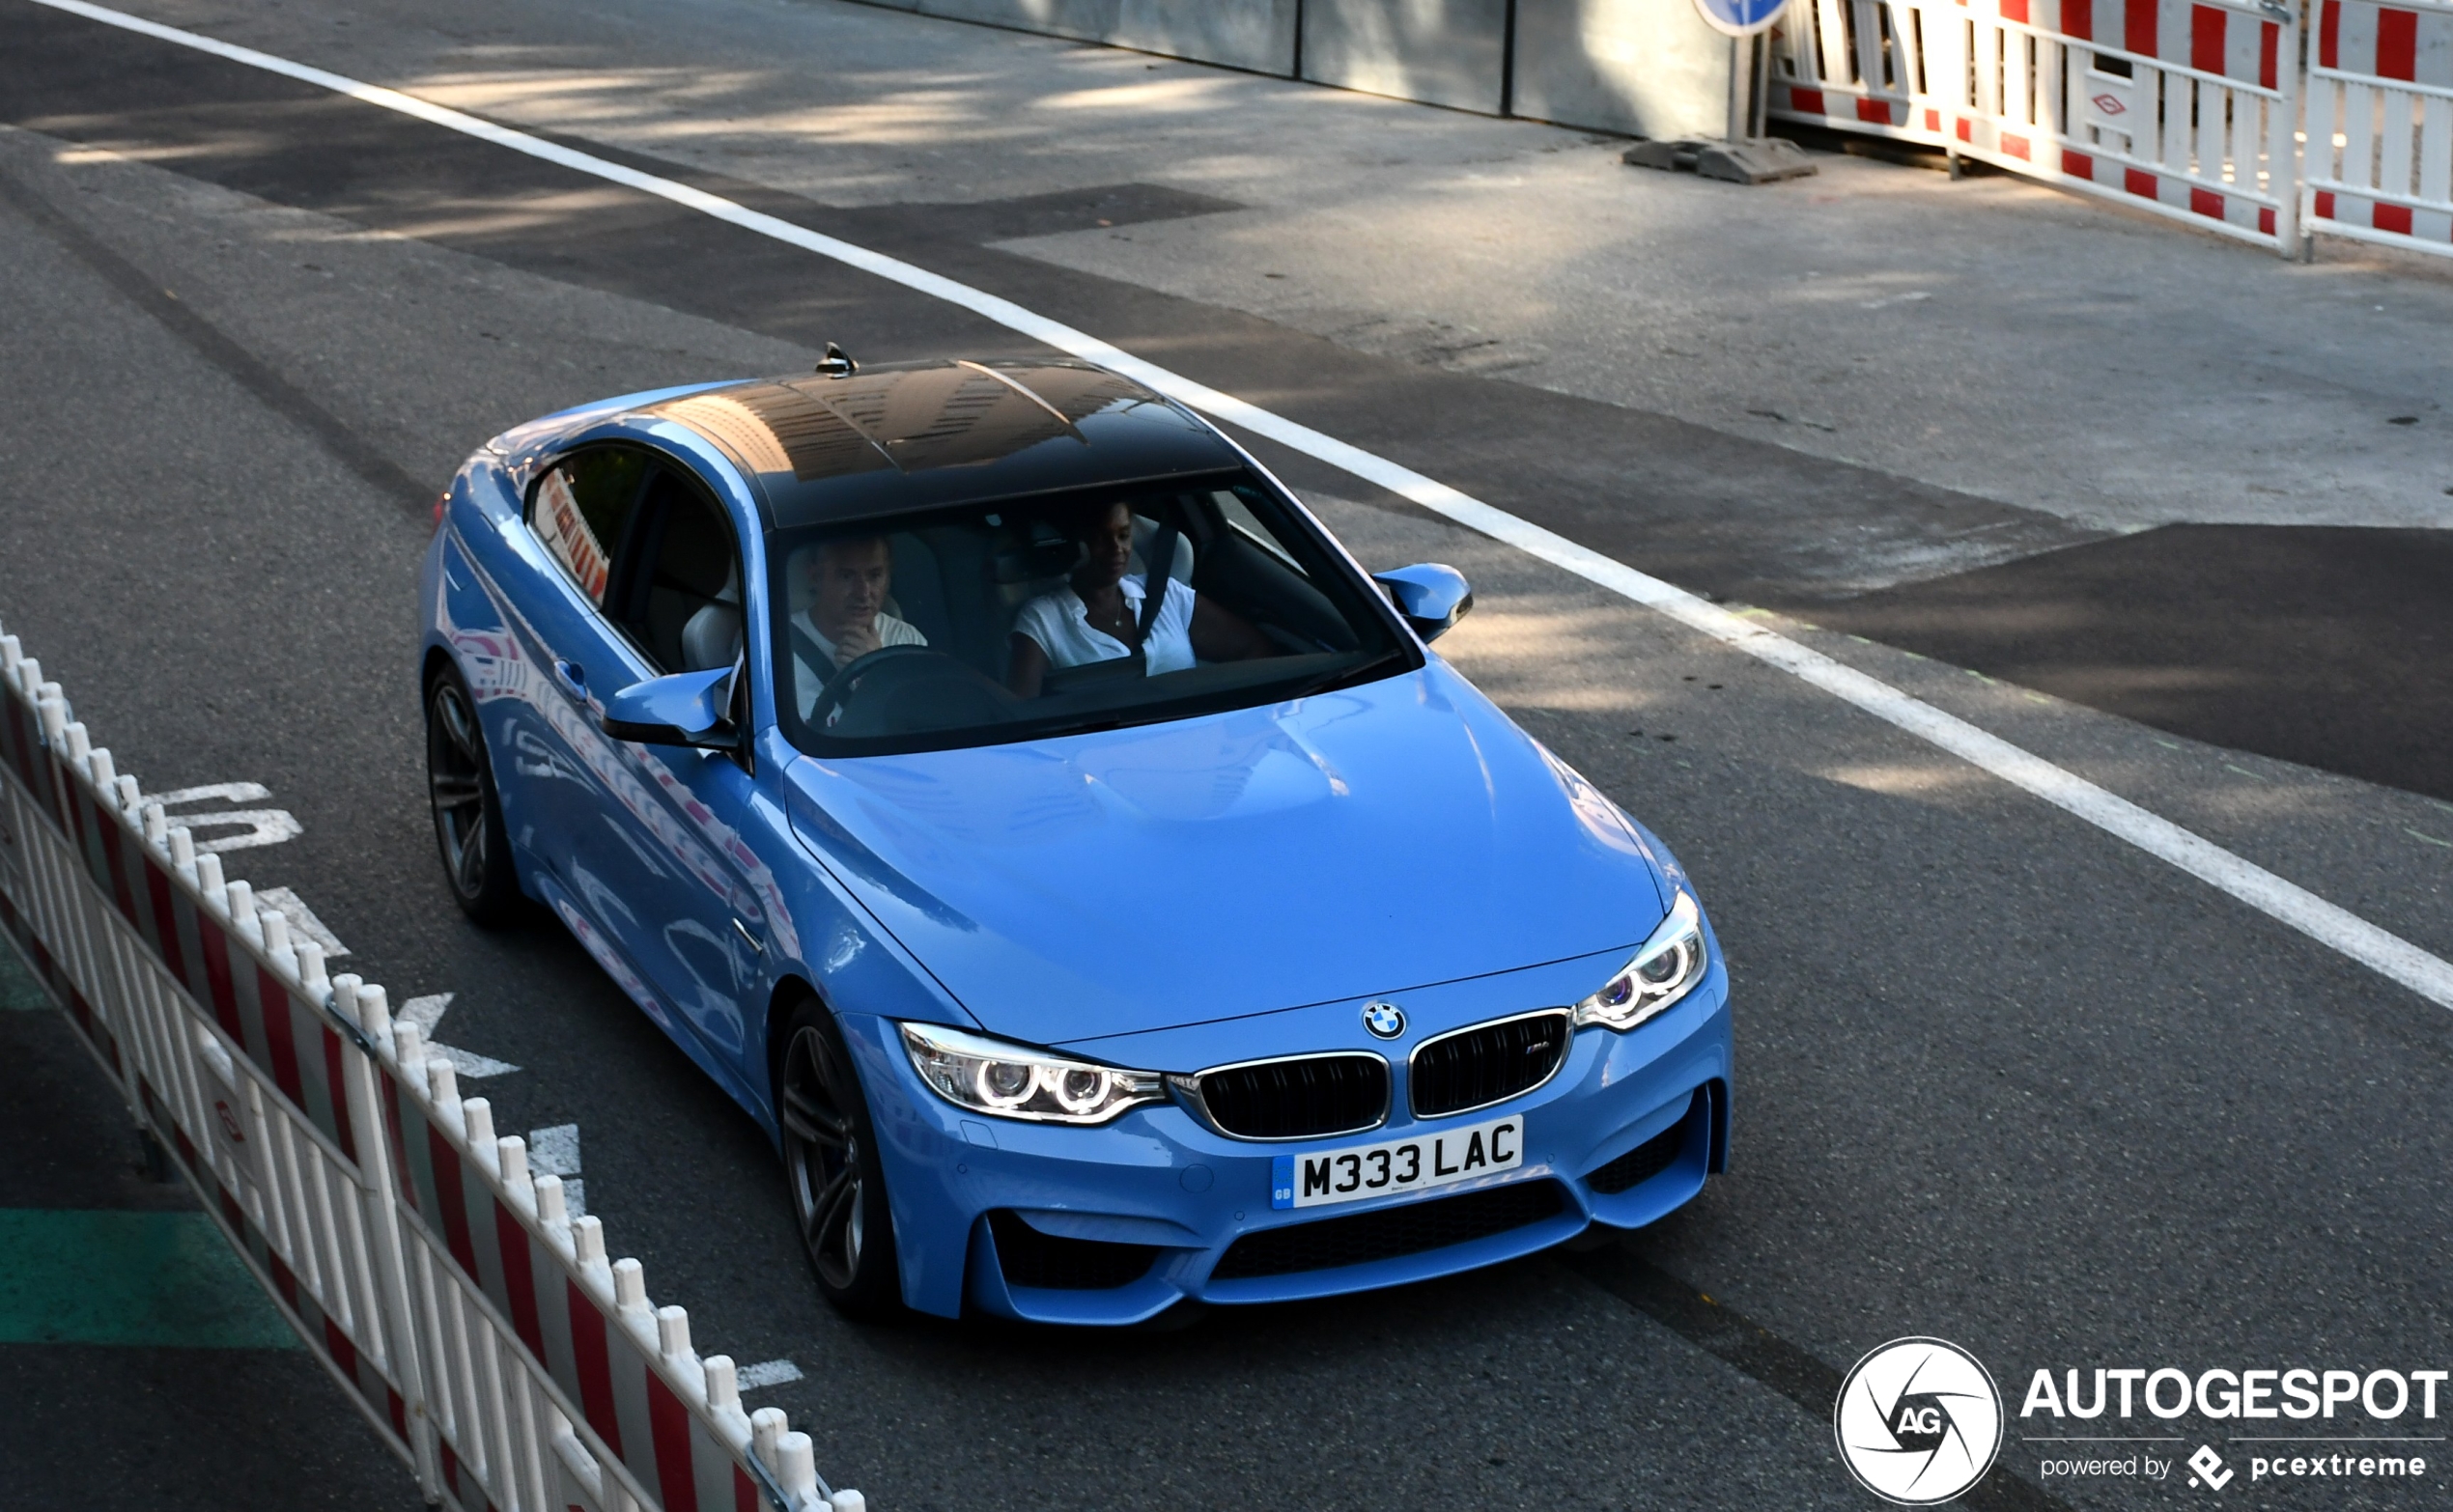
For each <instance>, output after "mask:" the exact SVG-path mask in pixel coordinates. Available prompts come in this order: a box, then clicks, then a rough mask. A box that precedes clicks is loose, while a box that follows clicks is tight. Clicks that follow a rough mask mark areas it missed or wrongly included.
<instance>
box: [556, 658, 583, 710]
mask: <svg viewBox="0 0 2453 1512" xmlns="http://www.w3.org/2000/svg"><path fill="white" fill-rule="evenodd" d="M553 680H554V681H555V682H557V683H559V684H561V685H562V691H564V692H565V693H568V694H570V695H571V696H572V697H573V698H576V699H578V701H579V702H580V703H583V704H584V703H586V702H587V701H588V674H587V669H586V668H585V667H582V666H580V665H579V664H578V662H576V661H557V662H555V663H554V664H553Z"/></svg>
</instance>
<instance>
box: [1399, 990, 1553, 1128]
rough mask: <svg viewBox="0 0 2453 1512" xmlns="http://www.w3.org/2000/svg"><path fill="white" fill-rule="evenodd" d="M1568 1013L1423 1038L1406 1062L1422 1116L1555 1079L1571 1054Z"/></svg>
mask: <svg viewBox="0 0 2453 1512" xmlns="http://www.w3.org/2000/svg"><path fill="white" fill-rule="evenodd" d="M1567 1034H1568V1025H1567V1015H1566V1013H1565V1011H1564V1010H1562V1011H1560V1012H1555V1013H1529V1014H1522V1015H1519V1016H1518V1017H1516V1018H1513V1019H1502V1020H1500V1021H1499V1022H1496V1023H1480V1024H1476V1025H1475V1026H1474V1027H1472V1028H1470V1029H1459V1030H1457V1031H1456V1032H1455V1033H1453V1034H1443V1035H1441V1036H1440V1037H1439V1038H1438V1039H1435V1040H1424V1042H1423V1043H1422V1044H1421V1045H1420V1046H1419V1047H1417V1048H1416V1050H1415V1051H1414V1058H1413V1059H1412V1060H1411V1061H1409V1062H1407V1068H1408V1069H1407V1072H1406V1083H1407V1086H1408V1087H1409V1089H1410V1091H1411V1094H1412V1100H1413V1103H1414V1116H1415V1117H1417V1118H1440V1117H1445V1116H1446V1115H1448V1114H1450V1113H1466V1112H1471V1111H1473V1110H1474V1109H1475V1108H1478V1107H1488V1106H1491V1105H1492V1104H1494V1103H1505V1102H1507V1101H1508V1099H1509V1098H1511V1097H1515V1096H1517V1095H1519V1094H1520V1093H1525V1092H1530V1091H1532V1090H1533V1089H1534V1088H1536V1087H1537V1086H1539V1085H1541V1084H1542V1083H1543V1082H1545V1081H1547V1080H1549V1079H1550V1078H1551V1074H1552V1073H1554V1072H1556V1071H1557V1070H1558V1069H1559V1064H1560V1062H1561V1061H1563V1060H1565V1059H1566V1055H1567Z"/></svg>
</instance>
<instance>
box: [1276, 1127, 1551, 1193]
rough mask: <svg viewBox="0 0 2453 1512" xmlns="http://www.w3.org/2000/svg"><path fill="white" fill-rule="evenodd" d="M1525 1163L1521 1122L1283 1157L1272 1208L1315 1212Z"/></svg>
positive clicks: (1442, 1185) (1418, 1135) (1447, 1131)
mask: <svg viewBox="0 0 2453 1512" xmlns="http://www.w3.org/2000/svg"><path fill="white" fill-rule="evenodd" d="M1524 1163H1525V1121H1524V1120H1523V1119H1521V1118H1494V1119H1492V1120H1491V1121H1490V1122H1489V1123H1486V1124H1473V1125H1469V1126H1468V1127H1466V1128H1463V1129H1442V1130H1440V1131H1438V1132H1437V1133H1435V1134H1415V1135H1413V1136H1412V1137H1410V1138H1405V1139H1391V1140H1388V1141H1386V1142H1385V1143H1381V1144H1358V1145H1353V1146H1350V1147H1348V1148H1346V1149H1343V1150H1324V1151H1321V1152H1319V1153H1317V1154H1312V1155H1282V1156H1280V1157H1278V1163H1277V1169H1276V1171H1275V1172H1273V1173H1272V1176H1271V1179H1270V1183H1269V1205H1270V1206H1271V1207H1273V1208H1318V1207H1326V1206H1328V1205H1330V1204H1331V1203H1337V1202H1361V1201H1363V1200H1365V1199H1366V1198H1368V1197H1385V1196H1387V1195H1389V1194H1390V1193H1391V1192H1397V1191H1426V1190H1430V1189H1431V1188H1433V1187H1452V1186H1454V1185H1456V1184H1457V1183H1458V1182H1463V1181H1472V1180H1475V1179H1476V1178H1478V1177H1482V1176H1488V1175H1490V1174H1491V1173H1492V1172H1494V1171H1512V1170H1514V1169H1515V1168H1516V1167H1518V1166H1519V1165H1522V1164H1524Z"/></svg>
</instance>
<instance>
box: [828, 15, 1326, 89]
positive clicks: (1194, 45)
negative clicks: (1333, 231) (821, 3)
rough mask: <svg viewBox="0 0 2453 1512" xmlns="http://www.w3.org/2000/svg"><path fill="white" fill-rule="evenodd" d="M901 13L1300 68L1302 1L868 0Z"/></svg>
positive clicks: (1248, 65)
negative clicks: (1299, 12)
mask: <svg viewBox="0 0 2453 1512" xmlns="http://www.w3.org/2000/svg"><path fill="white" fill-rule="evenodd" d="M867 3H868V4H871V5H884V6H888V7H891V8H892V9H894V10H898V11H917V12H919V13H920V14H924V15H944V16H951V17H953V18H954V19H956V20H961V21H986V22H989V23H991V24H993V25H997V26H1012V27H1017V28H1019V29H1021V30H1023V31H1027V32H1042V33H1045V34H1046V35H1048V36H1051V37H1072V38H1078V39H1080V40H1081V41H1083V42H1110V43H1113V44H1114V45H1116V46H1120V47H1139V48H1141V49H1142V50H1143V51H1145V52H1156V53H1164V54H1166V55H1168V56H1169V57H1172V58H1189V59H1191V60H1192V61H1194V62H1196V63H1223V64H1226V66H1227V67H1229V68H1236V69H1252V70H1256V71H1259V72H1262V73H1278V74H1286V73H1291V72H1293V71H1294V63H1295V10H1296V6H1297V0H867Z"/></svg>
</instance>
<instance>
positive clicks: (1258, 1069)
mask: <svg viewBox="0 0 2453 1512" xmlns="http://www.w3.org/2000/svg"><path fill="white" fill-rule="evenodd" d="M1192 1081H1193V1085H1194V1087H1195V1089H1196V1090H1197V1091H1198V1095H1199V1098H1200V1104H1201V1110H1202V1111H1203V1112H1205V1113H1207V1114H1208V1115H1209V1121H1210V1122H1211V1123H1212V1124H1215V1125H1216V1126H1217V1127H1218V1131H1219V1133H1221V1134H1233V1135H1235V1136H1236V1137H1238V1138H1242V1139H1311V1138H1316V1137H1318V1136H1320V1135H1323V1134H1354V1133H1357V1132H1359V1131H1361V1130H1365V1129H1373V1128H1377V1127H1378V1126H1379V1124H1380V1122H1381V1120H1383V1119H1385V1118H1387V1117H1388V1115H1389V1063H1388V1062H1387V1061H1384V1060H1382V1059H1381V1058H1380V1057H1379V1056H1377V1055H1361V1054H1346V1055H1297V1056H1293V1057H1291V1058H1289V1059H1285V1060H1261V1061H1254V1062H1251V1063H1250V1064H1247V1065H1241V1066H1223V1067H1221V1068H1219V1069H1218V1070H1216V1071H1204V1072H1202V1073H1201V1074H1200V1075H1199V1076H1198V1077H1195V1078H1192Z"/></svg>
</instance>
